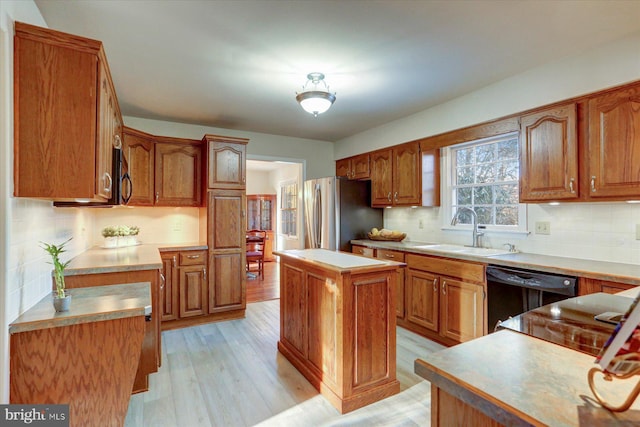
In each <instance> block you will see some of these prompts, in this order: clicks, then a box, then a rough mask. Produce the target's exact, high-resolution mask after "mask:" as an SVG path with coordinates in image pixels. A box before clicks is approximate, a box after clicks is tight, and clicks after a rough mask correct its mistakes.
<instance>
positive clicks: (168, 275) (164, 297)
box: [160, 252, 179, 322]
mask: <svg viewBox="0 0 640 427" xmlns="http://www.w3.org/2000/svg"><path fill="white" fill-rule="evenodd" d="M178 254H179V253H178V252H161V253H160V257H161V258H162V277H161V279H162V282H161V286H160V307H161V308H162V317H161V319H160V320H161V321H163V322H166V321H169V320H176V319H177V318H178V316H179V312H178Z"/></svg>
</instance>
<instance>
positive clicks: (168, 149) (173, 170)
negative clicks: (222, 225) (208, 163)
mask: <svg viewBox="0 0 640 427" xmlns="http://www.w3.org/2000/svg"><path fill="white" fill-rule="evenodd" d="M123 158H124V168H125V171H126V172H127V173H128V174H129V177H130V178H131V186H132V188H131V199H130V200H129V205H132V206H201V205H202V196H203V189H202V164H203V161H202V144H201V143H200V141H197V140H191V139H180V138H167V137H158V136H153V135H150V134H147V133H144V132H140V131H138V130H135V129H131V128H125V131H124V144H123Z"/></svg>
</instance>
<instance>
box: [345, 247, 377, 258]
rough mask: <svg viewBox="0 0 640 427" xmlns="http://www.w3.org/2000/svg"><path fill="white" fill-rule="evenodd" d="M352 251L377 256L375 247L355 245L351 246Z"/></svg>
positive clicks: (372, 256) (371, 256) (370, 256)
mask: <svg viewBox="0 0 640 427" xmlns="http://www.w3.org/2000/svg"><path fill="white" fill-rule="evenodd" d="M351 253H354V254H358V255H363V256H366V257H368V258H375V257H376V250H375V249H373V248H367V247H365V246H358V245H353V246H352V247H351Z"/></svg>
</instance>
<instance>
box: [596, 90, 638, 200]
mask: <svg viewBox="0 0 640 427" xmlns="http://www.w3.org/2000/svg"><path fill="white" fill-rule="evenodd" d="M588 111H589V115H588V117H589V119H588V121H589V138H588V147H587V149H588V153H589V161H588V167H589V168H588V173H587V179H588V182H589V186H588V188H589V190H588V192H589V197H590V198H592V199H597V198H600V197H625V198H629V197H635V198H637V197H640V85H635V86H632V87H627V88H625V89H623V90H616V91H614V92H609V93H605V94H603V95H600V96H596V97H593V98H591V99H589V102H588Z"/></svg>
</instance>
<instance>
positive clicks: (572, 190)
mask: <svg viewBox="0 0 640 427" xmlns="http://www.w3.org/2000/svg"><path fill="white" fill-rule="evenodd" d="M574 182H575V179H574V178H571V179H570V180H569V191H570V192H571V193H575V192H576V190H574V188H573V183H574Z"/></svg>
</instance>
